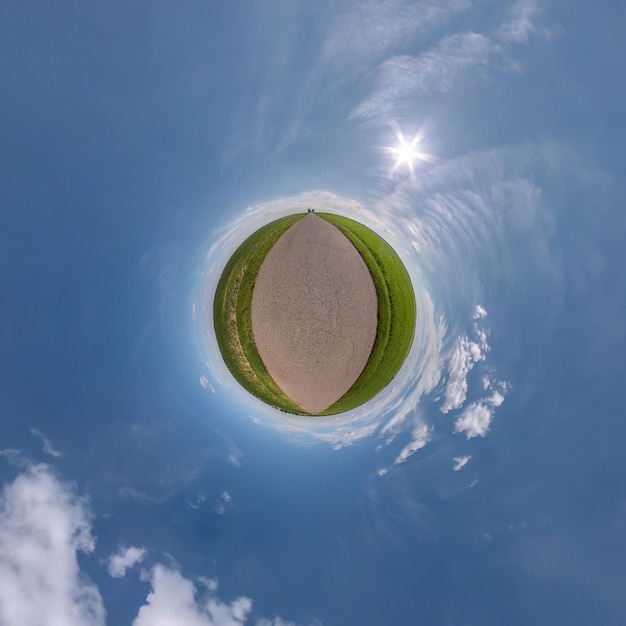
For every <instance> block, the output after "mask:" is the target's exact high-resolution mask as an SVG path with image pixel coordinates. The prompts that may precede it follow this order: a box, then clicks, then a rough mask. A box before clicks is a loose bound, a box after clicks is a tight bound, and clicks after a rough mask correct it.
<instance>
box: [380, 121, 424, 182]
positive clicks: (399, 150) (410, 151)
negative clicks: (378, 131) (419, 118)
mask: <svg viewBox="0 0 626 626" xmlns="http://www.w3.org/2000/svg"><path fill="white" fill-rule="evenodd" d="M394 131H395V134H396V137H397V138H398V145H397V146H395V147H393V148H391V147H390V148H386V149H385V152H387V153H389V154H391V155H392V156H394V157H395V159H396V161H395V164H394V166H393V167H392V170H391V171H392V172H393V171H395V170H397V169H398V168H399V167H401V166H403V165H406V166H407V168H408V169H409V172H410V173H411V176H414V175H415V166H414V163H415V161H416V160H421V161H432V160H433V157H432V156H431V155H429V154H426V153H425V152H420V151H418V150H417V147H418V146H419V144H420V142H421V141H422V139H423V138H424V134H423V133H422V132H419V133H417V134H416V135H415V137H413V139H412V140H411V141H407V140H406V138H405V137H404V134H403V133H402V131H401V130H400V129H399V128H398V127H397V126H394Z"/></svg>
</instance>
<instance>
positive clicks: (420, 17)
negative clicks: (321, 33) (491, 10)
mask: <svg viewBox="0 0 626 626" xmlns="http://www.w3.org/2000/svg"><path fill="white" fill-rule="evenodd" d="M470 6H471V3H470V2H469V0H444V1H439V2H432V1H421V2H419V1H418V2H411V1H407V0H383V1H380V0H365V1H361V2H357V3H354V4H351V5H349V6H348V7H345V10H344V11H339V12H337V14H336V15H335V16H334V18H332V19H331V27H330V29H329V31H328V33H327V36H326V38H325V40H324V43H323V46H322V50H321V54H320V59H321V64H322V66H323V67H329V66H330V68H332V69H345V68H346V66H354V65H357V66H359V65H362V64H364V63H365V62H368V61H371V60H372V59H377V58H380V57H381V56H382V55H384V54H387V53H389V52H390V51H393V50H398V49H399V48H401V47H402V46H403V45H405V44H406V43H407V41H408V40H409V39H410V38H412V37H414V36H415V34H416V32H418V31H421V30H425V29H427V28H432V27H434V26H435V25H437V24H438V23H440V22H442V21H443V20H446V19H448V18H449V17H450V16H452V15H454V14H455V13H459V12H462V11H464V10H466V9H468V8H469V7H470Z"/></svg>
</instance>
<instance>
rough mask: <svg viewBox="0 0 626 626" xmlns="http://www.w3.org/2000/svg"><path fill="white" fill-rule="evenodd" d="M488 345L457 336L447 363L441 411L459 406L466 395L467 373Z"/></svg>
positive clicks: (481, 356) (480, 359) (482, 358)
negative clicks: (446, 380) (446, 382)
mask: <svg viewBox="0 0 626 626" xmlns="http://www.w3.org/2000/svg"><path fill="white" fill-rule="evenodd" d="M488 348H489V346H487V345H486V343H485V342H484V341H482V340H481V343H480V344H477V343H475V342H474V341H470V340H469V338H468V337H467V336H465V335H462V336H461V337H459V338H458V340H457V343H456V346H455V348H454V350H453V352H452V356H451V357H450V363H449V375H448V384H447V385H446V391H445V400H444V403H443V406H442V407H441V409H440V410H441V412H442V413H448V411H451V410H452V409H457V408H459V407H460V406H461V405H462V404H463V403H464V402H465V398H466V397H467V375H468V373H469V372H470V370H471V369H472V368H473V367H474V364H475V363H476V362H477V361H482V360H484V358H485V354H484V352H485V350H486V349H488Z"/></svg>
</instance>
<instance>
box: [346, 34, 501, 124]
mask: <svg viewBox="0 0 626 626" xmlns="http://www.w3.org/2000/svg"><path fill="white" fill-rule="evenodd" d="M501 52H502V51H501V49H500V47H499V46H498V45H497V44H495V43H494V42H492V41H491V39H489V38H488V37H485V36H484V35H481V34H479V33H474V32H464V33H456V34H454V35H450V36H448V37H444V38H443V39H442V40H441V41H440V42H439V43H438V44H437V45H436V46H433V47H432V48H430V49H429V50H426V51H425V52H423V53H422V54H420V55H418V56H409V55H405V56H396V57H392V58H391V59H390V60H388V61H386V62H385V63H384V64H383V65H381V66H380V67H379V68H378V70H377V71H376V74H375V79H374V83H373V90H372V93H371V94H370V96H369V97H368V98H367V99H366V100H365V101H363V102H362V103H361V104H359V105H358V106H357V107H356V108H355V109H353V111H352V112H351V113H350V117H351V118H360V119H364V120H369V119H379V118H381V117H382V118H385V117H387V116H389V114H390V113H391V112H392V111H393V110H394V109H395V108H396V107H397V106H398V105H399V104H401V103H403V102H405V101H407V100H410V101H413V100H414V99H415V98H418V97H424V96H428V95H430V94H435V93H447V92H450V91H452V90H453V89H455V88H456V87H458V85H459V84H460V83H461V82H463V83H465V84H468V83H474V82H476V81H478V80H480V79H482V78H483V77H484V75H485V68H486V67H487V66H488V64H489V62H490V61H491V59H492V57H494V56H495V55H500V54H501Z"/></svg>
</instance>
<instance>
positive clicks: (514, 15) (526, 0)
mask: <svg viewBox="0 0 626 626" xmlns="http://www.w3.org/2000/svg"><path fill="white" fill-rule="evenodd" d="M538 18H539V3H538V2H537V0H517V2H515V3H514V4H513V6H512V7H511V12H510V16H509V18H508V19H507V20H506V21H505V22H504V23H503V24H502V25H501V26H500V28H499V29H498V32H497V37H498V39H500V40H502V41H510V42H513V43H526V42H527V41H528V39H529V38H530V36H531V35H532V34H534V33H537V32H539V30H540V27H539V24H538ZM542 32H545V30H542Z"/></svg>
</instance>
